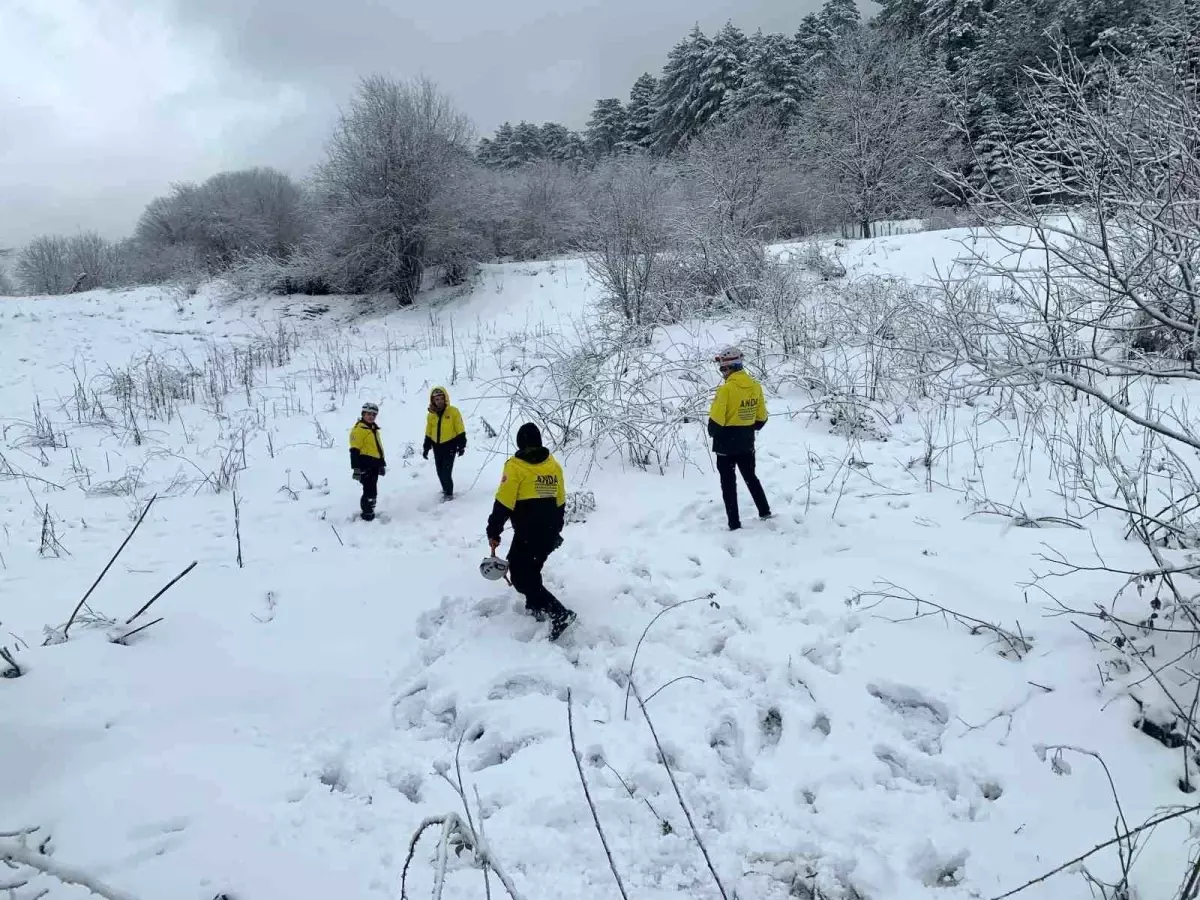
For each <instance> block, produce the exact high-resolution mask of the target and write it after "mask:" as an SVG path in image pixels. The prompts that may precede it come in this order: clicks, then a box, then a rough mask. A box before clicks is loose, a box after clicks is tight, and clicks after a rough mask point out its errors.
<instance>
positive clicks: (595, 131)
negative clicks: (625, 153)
mask: <svg viewBox="0 0 1200 900" xmlns="http://www.w3.org/2000/svg"><path fill="white" fill-rule="evenodd" d="M624 138H625V107H624V106H622V105H621V101H620V100H618V99H617V98H616V97H610V98H607V99H605V100H597V101H596V105H595V107H593V109H592V117H591V118H590V119H589V120H588V123H587V128H586V130H585V131H584V135H583V139H584V143H585V144H586V145H587V148H588V150H589V151H590V152H591V153H592V155H593V156H611V155H612V154H613V153H615V152H616V151H617V149H618V145H619V144H620V143H621V142H622V141H623V140H624Z"/></svg>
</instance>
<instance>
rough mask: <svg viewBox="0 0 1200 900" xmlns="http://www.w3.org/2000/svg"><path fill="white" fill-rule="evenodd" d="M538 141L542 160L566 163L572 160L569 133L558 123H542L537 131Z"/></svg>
mask: <svg viewBox="0 0 1200 900" xmlns="http://www.w3.org/2000/svg"><path fill="white" fill-rule="evenodd" d="M538 139H539V141H540V142H541V146H542V156H543V158H544V159H553V160H557V161H559V162H566V161H568V160H570V159H571V158H572V141H571V132H570V130H569V129H568V128H567V126H566V125H561V124H559V123H558V122H543V123H542V126H541V127H540V128H539V129H538Z"/></svg>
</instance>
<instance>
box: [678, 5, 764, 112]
mask: <svg viewBox="0 0 1200 900" xmlns="http://www.w3.org/2000/svg"><path fill="white" fill-rule="evenodd" d="M749 48H750V42H749V41H748V40H746V35H745V34H743V33H742V30H741V29H740V28H738V27H737V26H736V25H734V24H733V23H732V22H726V23H725V26H724V27H723V28H722V29H721V30H720V31H719V32H717V36H716V37H715V38H713V42H712V45H711V46H710V47H709V51H708V55H707V59H706V63H707V64H706V65H705V67H704V71H703V72H702V73H701V76H700V83H699V85H698V87H699V90H698V91H697V92H696V95H695V96H694V97H693V98H692V101H691V104H690V106H691V119H692V122H693V133H695V132H698V131H700V130H701V129H702V128H704V126H705V125H706V124H708V122H710V121H711V120H712V119H713V118H715V117H716V116H717V114H718V113H720V111H721V105H722V104H723V103H724V102H725V98H726V97H727V96H730V95H732V94H734V93H736V92H737V90H738V89H739V88H740V87H741V85H742V78H743V75H744V73H745V69H746V57H747V56H748V54H749Z"/></svg>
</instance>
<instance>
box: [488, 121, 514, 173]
mask: <svg viewBox="0 0 1200 900" xmlns="http://www.w3.org/2000/svg"><path fill="white" fill-rule="evenodd" d="M512 142H513V126H512V123H511V122H505V123H504V124H503V125H501V126H500V127H499V128H497V129H496V133H495V134H494V135H493V136H492V140H491V145H490V147H489V148H488V154H487V159H486V160H485V161H484V165H487V166H490V167H492V168H493V169H503V168H505V167H506V166H507V165H508V156H509V152H510V148H511V147H512Z"/></svg>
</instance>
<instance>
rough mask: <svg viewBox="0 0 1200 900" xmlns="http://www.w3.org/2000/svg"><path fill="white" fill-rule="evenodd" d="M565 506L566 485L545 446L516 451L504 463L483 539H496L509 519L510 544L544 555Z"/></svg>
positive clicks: (560, 523) (559, 526)
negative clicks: (525, 545) (523, 545)
mask: <svg viewBox="0 0 1200 900" xmlns="http://www.w3.org/2000/svg"><path fill="white" fill-rule="evenodd" d="M566 506H567V482H566V478H564V476H563V470H562V466H560V465H559V464H558V460H556V459H555V458H554V457H553V456H552V455H551V454H550V451H549V450H547V449H546V448H545V447H530V448H528V449H526V450H518V451H517V453H516V455H515V456H512V457H510V458H509V459H508V460H507V461H506V462H505V463H504V474H503V475H502V476H501V478H500V487H499V488H498V489H497V491H496V500H495V502H494V503H493V504H492V514H491V515H490V516H489V517H488V522H487V536H488V537H489V538H491V539H493V540H497V541H498V540H500V532H501V531H503V530H504V523H505V522H506V521H508V520H510V519H511V520H512V529H513V541H514V542H518V541H525V542H528V543H531V544H533V545H535V546H536V547H538V548H540V549H542V550H545V551H547V552H548V551H549V550H550V549H553V547H554V544H555V542H556V538H558V536H559V535H560V534H561V533H562V529H563V524H564V520H565V513H566Z"/></svg>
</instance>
